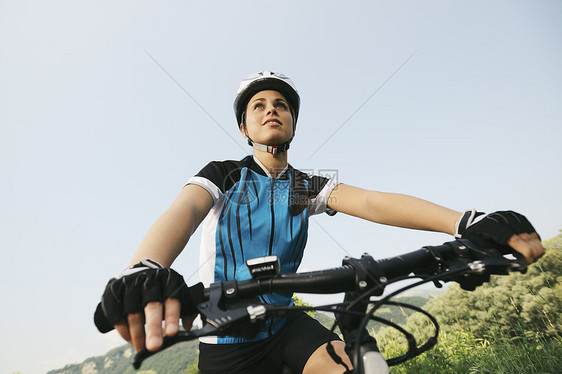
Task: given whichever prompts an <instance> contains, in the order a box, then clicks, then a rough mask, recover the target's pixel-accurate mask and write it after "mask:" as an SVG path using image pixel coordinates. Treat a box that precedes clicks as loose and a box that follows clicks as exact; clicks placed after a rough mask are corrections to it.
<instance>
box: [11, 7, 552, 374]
mask: <svg viewBox="0 0 562 374" xmlns="http://www.w3.org/2000/svg"><path fill="white" fill-rule="evenodd" d="M561 45H562V2H560V1H558V0H552V1H541V0H535V1H518V0H509V1H496V0H486V1H466V0H464V1H449V0H433V1H414V0H404V1H371V0H369V1H345V2H344V1H284V2H268V1H167V2H163V1H145V0H135V1H105V0H103V1H87V2H84V1H80V2H79V1H70V0H68V1H61V0H55V1H31V0H30V1H15V0H12V1H10V0H1V1H0V176H1V180H2V183H0V196H1V198H0V248H1V250H2V263H3V264H4V266H3V271H2V272H1V273H0V280H1V282H0V296H1V300H2V306H3V307H2V308H1V311H0V313H1V318H0V331H1V335H2V339H1V340H0V352H1V355H2V357H1V359H0V372H2V373H12V372H14V371H17V370H20V371H22V372H23V373H25V374H28V373H29V374H36V373H44V372H46V371H48V370H49V369H55V368H59V367H62V366H63V365H64V364H66V363H71V362H78V361H82V360H83V359H84V358H86V357H88V356H92V355H98V354H103V353H105V352H106V351H107V350H109V349H110V348H112V347H115V346H117V345H119V344H121V341H120V340H119V339H118V338H117V336H116V334H114V333H111V334H108V335H101V334H99V333H98V332H97V330H96V329H95V327H94V325H93V322H92V314H93V311H94V309H95V306H96V304H97V303H98V301H99V297H100V295H101V293H102V291H103V288H104V286H105V284H106V282H107V280H108V279H109V277H110V276H112V275H114V274H116V273H118V272H119V271H120V270H121V269H122V268H123V267H125V266H126V265H127V264H128V262H129V261H130V258H131V256H132V255H133V253H134V251H135V250H136V248H137V246H138V245H139V243H140V241H141V240H142V238H143V236H144V234H145V233H146V231H147V230H148V228H149V227H150V225H151V224H152V223H153V222H154V221H155V220H156V219H157V217H158V216H159V215H160V214H161V213H162V212H163V211H164V210H165V209H166V208H167V207H168V206H169V204H170V203H171V202H172V200H173V199H174V198H175V196H176V194H177V193H178V192H179V190H180V189H181V187H182V186H183V184H184V183H185V181H186V180H187V179H188V178H189V177H190V176H191V175H193V174H195V173H196V172H197V171H198V170H199V169H201V168H202V167H203V166H204V165H205V164H206V163H207V162H208V161H210V160H222V159H240V158H242V157H244V156H245V155H246V154H247V153H248V152H249V151H250V149H249V147H248V146H247V145H245V144H244V141H243V139H242V137H241V136H240V134H239V133H238V132H237V126H236V122H235V118H234V114H233V111H232V100H233V96H234V93H235V90H236V88H237V85H238V82H239V81H240V80H241V79H242V78H244V77H245V76H246V75H248V74H249V73H252V72H255V71H259V70H272V71H276V72H282V73H285V74H287V75H288V76H290V77H291V78H292V79H293V81H294V82H295V84H296V85H297V87H298V89H299V92H300V94H301V97H302V111H301V114H300V116H299V123H298V128H297V135H296V138H295V141H294V143H293V145H292V149H291V151H290V162H291V163H292V164H293V166H295V167H297V168H302V169H307V170H311V171H315V172H319V171H322V170H326V169H330V170H335V171H336V172H337V177H338V179H339V180H340V181H341V182H345V183H348V184H352V185H356V186H359V187H363V188H369V189H376V190H382V191H390V192H400V193H406V194H411V195H414V196H418V197H421V198H425V199H428V200H430V201H433V202H436V203H439V204H442V205H445V206H448V207H450V208H453V209H458V210H463V209H467V208H472V207H475V208H477V209H479V210H482V211H493V210H501V209H513V210H516V211H520V212H522V213H523V214H525V215H526V216H527V217H528V218H529V219H530V220H531V222H533V224H534V225H535V228H536V229H537V230H538V232H539V233H540V234H541V235H542V237H543V238H550V237H552V236H554V235H556V234H558V232H559V229H561V228H562V213H561V212H562V197H561V194H560V192H561V191H562V170H561V164H562V147H561V140H562V48H560V46H561ZM198 236H199V235H198V234H197V235H196V236H195V237H194V238H193V239H192V241H191V242H190V243H189V244H188V246H187V247H186V250H185V251H184V253H183V254H182V255H181V256H180V257H179V258H178V260H177V261H176V263H175V265H174V267H175V269H176V270H178V271H179V272H180V273H182V274H184V276H185V278H187V279H188V282H189V283H190V284H192V283H195V282H196V281H197V280H198V278H197V275H196V272H197V253H198ZM449 239H450V238H449V237H448V236H446V235H444V234H431V233H423V232H417V231H412V230H404V229H397V228H390V227H385V226H379V225H375V224H371V223H367V222H360V221H359V220H357V219H353V218H350V217H345V216H343V215H341V214H338V215H336V217H328V216H321V217H314V218H313V219H312V220H311V224H310V236H309V243H308V247H307V252H306V254H305V259H304V261H303V264H302V266H301V270H303V269H309V270H311V269H320V268H325V267H333V266H338V265H339V264H340V262H341V259H342V257H343V256H345V255H346V254H348V253H349V254H351V255H354V256H359V255H360V254H361V253H363V252H365V251H368V252H370V253H371V254H373V255H374V256H375V257H379V258H380V257H388V256H392V255H395V254H399V253H402V252H407V251H410V250H415V249H418V248H419V247H421V246H423V245H427V244H439V243H441V242H444V241H446V240H449Z"/></svg>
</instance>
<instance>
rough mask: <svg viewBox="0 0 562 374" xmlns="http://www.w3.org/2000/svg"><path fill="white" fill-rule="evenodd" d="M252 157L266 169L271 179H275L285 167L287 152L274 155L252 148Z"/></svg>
mask: <svg viewBox="0 0 562 374" xmlns="http://www.w3.org/2000/svg"><path fill="white" fill-rule="evenodd" d="M254 157H255V158H257V159H258V160H260V162H261V163H262V164H263V166H265V167H266V168H267V170H268V171H269V174H271V176H272V177H273V178H277V177H278V176H279V173H281V171H283V169H285V167H286V166H287V152H286V151H285V152H280V153H277V154H275V155H272V154H271V153H268V152H264V151H260V150H257V149H255V148H254Z"/></svg>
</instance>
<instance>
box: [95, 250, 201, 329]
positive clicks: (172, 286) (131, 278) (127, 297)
mask: <svg viewBox="0 0 562 374" xmlns="http://www.w3.org/2000/svg"><path fill="white" fill-rule="evenodd" d="M169 298H174V299H178V300H179V301H180V303H181V315H182V316H184V315H190V314H191V315H192V314H195V313H196V312H197V304H199V303H200V302H201V301H203V285H202V284H201V283H198V284H196V285H195V286H193V287H190V288H188V287H187V285H186V284H185V282H184V280H183V277H182V276H181V275H180V274H178V273H177V272H176V271H174V270H172V269H170V268H163V267H162V266H161V265H160V264H159V263H157V262H156V261H153V260H150V259H148V258H143V259H141V261H140V262H139V263H138V264H136V265H134V266H132V267H130V268H127V269H125V270H124V271H123V272H121V273H120V274H119V275H117V276H116V277H114V278H111V280H110V281H109V283H108V284H107V286H106V287H105V291H104V293H103V296H102V299H101V303H99V304H98V307H97V308H96V312H95V313H94V323H95V324H96V327H97V328H98V330H99V331H100V332H102V333H106V332H108V331H111V330H112V329H113V326H114V325H115V324H116V323H117V322H119V321H121V320H123V319H125V318H126V317H127V315H128V314H130V313H142V312H143V310H144V307H145V306H146V304H148V303H149V302H152V301H158V302H164V301H165V300H167V299H169Z"/></svg>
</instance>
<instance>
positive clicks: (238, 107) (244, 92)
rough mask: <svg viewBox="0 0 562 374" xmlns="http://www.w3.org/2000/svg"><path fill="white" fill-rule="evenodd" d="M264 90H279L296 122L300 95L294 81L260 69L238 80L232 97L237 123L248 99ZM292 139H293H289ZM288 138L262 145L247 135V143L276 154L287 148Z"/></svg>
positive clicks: (242, 120)
mask: <svg viewBox="0 0 562 374" xmlns="http://www.w3.org/2000/svg"><path fill="white" fill-rule="evenodd" d="M264 90H273V91H277V92H280V93H281V94H282V95H283V96H285V98H286V99H287V101H288V102H289V106H290V107H291V110H292V114H293V117H294V122H293V123H295V124H296V122H297V118H298V115H299V107H300V97H299V94H298V92H297V89H296V87H295V85H294V83H293V82H292V81H291V80H290V79H289V78H288V77H286V76H285V75H283V74H279V73H274V72H271V71H260V72H259V73H255V74H250V75H249V76H248V77H247V78H246V79H244V80H243V81H242V82H240V85H239V86H238V91H237V92H236V97H235V98H234V113H235V114H236V122H237V124H238V125H240V124H241V123H243V122H244V112H245V110H246V105H247V104H248V101H249V100H250V99H251V98H252V96H254V95H255V94H256V93H258V92H260V91H264ZM291 140H293V139H291ZM291 140H289V141H288V142H287V143H285V144H279V145H263V144H258V143H254V142H253V141H252V139H250V138H249V137H248V144H249V145H251V146H253V147H254V148H257V149H260V150H263V151H266V152H269V153H273V154H276V153H277V152H282V151H286V150H287V149H289V143H291Z"/></svg>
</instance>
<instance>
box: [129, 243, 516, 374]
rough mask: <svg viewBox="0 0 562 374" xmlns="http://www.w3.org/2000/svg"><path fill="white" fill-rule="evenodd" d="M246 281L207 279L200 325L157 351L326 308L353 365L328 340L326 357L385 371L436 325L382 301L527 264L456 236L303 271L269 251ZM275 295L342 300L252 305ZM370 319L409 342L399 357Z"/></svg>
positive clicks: (373, 372) (417, 347)
mask: <svg viewBox="0 0 562 374" xmlns="http://www.w3.org/2000/svg"><path fill="white" fill-rule="evenodd" d="M247 266H248V269H249V271H250V274H251V275H252V278H253V279H250V280H246V281H236V280H231V281H226V282H217V283H213V284H211V286H210V287H209V288H207V289H205V301H203V302H202V303H200V304H199V305H198V310H199V312H200V315H201V319H202V320H203V322H204V325H203V327H202V328H201V329H195V330H191V331H180V332H179V333H178V334H177V335H175V336H173V337H165V338H164V343H163V346H162V348H161V350H162V349H165V348H167V347H170V346H172V345H173V344H176V343H178V342H182V341H189V340H194V339H196V338H199V337H202V336H215V335H216V336H221V335H231V336H241V335H242V334H245V333H247V331H248V326H251V325H252V324H256V323H258V322H259V321H260V320H263V319H265V318H273V317H281V316H286V315H287V314H288V313H291V312H295V311H300V310H319V311H328V312H333V313H334V315H335V317H336V322H335V324H334V326H333V327H332V330H333V329H334V328H335V326H336V325H337V326H338V327H339V328H340V331H341V333H342V335H343V340H344V341H345V343H346V352H347V354H348V355H349V357H350V358H351V361H352V362H353V366H354V369H350V368H347V367H346V365H345V364H344V363H343V362H342V361H341V359H340V358H339V357H338V356H337V355H336V354H335V352H334V350H333V347H331V345H330V344H328V348H327V349H328V352H329V353H330V355H331V357H332V358H333V359H334V360H335V361H336V362H338V363H340V364H341V365H343V366H345V367H346V370H347V372H348V373H357V374H379V373H381V374H382V373H389V366H392V365H396V364H399V363H402V362H404V361H406V360H408V359H410V358H413V357H415V356H417V355H419V354H421V353H423V352H425V351H427V350H429V349H431V348H432V347H433V346H434V345H435V344H436V343H437V336H438V334H439V324H438V323H437V321H436V319H435V318H434V317H433V316H431V315H430V314H429V313H427V312H426V311H424V310H423V309H421V308H418V307H416V306H414V305H410V304H405V303H398V302H392V301H390V300H389V299H390V298H392V297H394V296H396V295H398V294H400V293H402V292H404V291H406V290H408V289H411V288H414V287H417V286H419V285H421V284H424V283H427V282H434V283H435V285H436V286H437V287H440V286H441V285H442V284H441V282H449V281H455V282H458V283H459V284H460V286H461V287H462V288H463V289H465V290H474V289H475V288H476V287H477V286H479V285H481V284H482V283H484V282H486V281H488V280H489V279H490V275H491V274H501V275H506V274H508V273H509V272H510V271H519V272H521V273H524V272H525V271H526V270H527V266H526V265H524V264H522V263H520V262H518V261H516V260H510V259H507V258H505V257H504V256H503V255H502V254H501V253H500V252H499V251H498V250H496V249H490V248H488V249H483V248H478V247H477V246H475V245H474V244H473V243H472V242H470V241H468V240H465V239H459V240H455V241H451V242H447V243H444V244H442V245H439V246H426V247H423V248H422V249H419V250H417V251H414V252H410V253H406V254H403V255H399V256H396V257H391V258H388V259H383V260H374V259H373V258H372V257H371V256H369V255H368V254H364V255H363V256H361V258H360V259H356V258H351V257H346V258H344V260H343V264H342V266H341V267H338V268H334V269H328V270H321V271H313V272H306V273H291V274H278V270H279V265H278V262H277V258H276V257H275V256H268V257H261V258H257V259H252V260H248V261H247ZM412 278H415V279H420V280H419V281H417V282H415V283H411V284H408V285H407V286H404V287H402V288H400V289H399V290H397V291H394V292H392V293H390V294H389V295H386V296H384V297H383V298H381V299H378V300H376V301H373V300H371V297H372V296H381V295H382V294H383V291H384V289H385V287H386V286H387V285H389V284H391V283H394V282H398V281H402V280H405V279H412ZM274 292H299V293H314V294H331V293H341V292H345V297H344V301H343V302H342V303H338V304H333V305H326V306H319V307H302V306H301V307H299V306H285V305H284V306H280V305H268V304H259V303H257V302H256V298H255V297H256V296H257V295H261V294H268V293H274ZM382 305H398V306H401V307H405V308H409V309H412V310H415V311H418V312H421V313H423V314H425V315H426V316H427V317H428V319H429V320H430V321H431V322H432V324H433V327H434V329H435V332H434V334H433V336H432V337H430V338H429V339H428V340H427V341H426V342H424V343H423V344H418V343H417V342H416V339H415V338H414V336H413V335H412V334H411V333H409V332H408V331H406V330H405V329H404V328H402V327H401V326H399V325H397V324H395V323H393V322H391V321H389V320H386V319H382V318H380V317H377V316H374V313H375V311H376V310H377V309H378V308H380V307H381V306H382ZM371 320H374V321H377V322H381V323H383V324H386V325H389V326H391V327H393V328H395V329H398V330H399V331H400V332H401V333H402V334H403V335H404V336H405V337H406V340H407V342H408V351H407V352H406V353H405V354H404V355H401V356H399V357H394V358H390V359H385V358H384V357H383V355H382V354H381V353H380V352H379V349H378V347H377V343H376V341H375V339H374V338H373V337H372V336H370V335H369V333H368V332H367V328H366V327H367V323H368V322H369V321H371ZM157 352H159V351H156V352H151V351H148V350H146V349H143V350H141V351H139V352H138V353H137V354H136V356H135V358H134V362H133V366H134V367H135V368H136V369H138V368H140V366H141V364H142V362H143V360H145V359H146V358H148V357H150V356H152V355H153V354H155V353H157Z"/></svg>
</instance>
